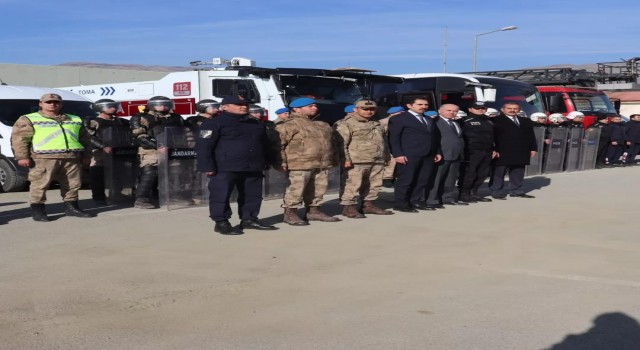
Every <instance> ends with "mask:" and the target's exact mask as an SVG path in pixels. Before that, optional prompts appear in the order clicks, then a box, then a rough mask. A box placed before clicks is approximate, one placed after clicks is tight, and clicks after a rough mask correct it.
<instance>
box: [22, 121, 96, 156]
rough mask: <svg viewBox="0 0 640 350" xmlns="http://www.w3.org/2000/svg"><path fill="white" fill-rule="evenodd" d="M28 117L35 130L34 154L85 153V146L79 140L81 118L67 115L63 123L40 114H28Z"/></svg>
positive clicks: (32, 145) (32, 142) (32, 143)
mask: <svg viewBox="0 0 640 350" xmlns="http://www.w3.org/2000/svg"><path fill="white" fill-rule="evenodd" d="M26 117H27V118H28V119H29V120H30V121H31V124H32V125H33V130H34V134H33V139H32V140H31V147H32V148H33V153H37V154H52V153H66V152H81V151H84V146H83V145H82V144H81V143H80V140H79V138H80V128H82V119H80V117H78V116H75V115H71V114H67V118H68V119H67V120H63V121H62V122H57V121H55V120H53V119H49V118H45V117H43V116H41V115H40V114H39V113H31V114H27V115H26Z"/></svg>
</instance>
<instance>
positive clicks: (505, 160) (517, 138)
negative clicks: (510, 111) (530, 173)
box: [493, 114, 538, 165]
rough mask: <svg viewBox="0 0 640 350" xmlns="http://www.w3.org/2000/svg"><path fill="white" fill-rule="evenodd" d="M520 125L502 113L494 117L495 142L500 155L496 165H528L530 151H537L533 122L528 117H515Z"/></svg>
mask: <svg viewBox="0 0 640 350" xmlns="http://www.w3.org/2000/svg"><path fill="white" fill-rule="evenodd" d="M517 118H518V122H519V123H520V126H517V125H516V123H514V122H513V121H512V120H511V118H509V117H507V116H506V115H504V114H500V115H499V116H497V117H495V118H494V120H493V123H494V125H495V129H494V133H495V144H496V151H497V152H498V153H499V154H500V156H499V157H498V158H497V159H496V160H495V164H496V165H528V164H529V160H530V159H531V151H538V144H537V142H536V136H535V134H534V133H533V122H532V121H531V120H530V119H529V118H522V117H517Z"/></svg>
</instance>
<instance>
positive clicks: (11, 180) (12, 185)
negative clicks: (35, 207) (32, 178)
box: [0, 159, 27, 192]
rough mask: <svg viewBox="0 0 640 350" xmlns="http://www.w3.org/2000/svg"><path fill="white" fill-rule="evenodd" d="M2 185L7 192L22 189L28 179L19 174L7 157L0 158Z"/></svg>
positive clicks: (0, 181) (0, 180) (0, 179)
mask: <svg viewBox="0 0 640 350" xmlns="http://www.w3.org/2000/svg"><path fill="white" fill-rule="evenodd" d="M0 186H2V190H4V191H5V192H13V191H22V190H23V189H24V188H25V187H26V186H27V179H25V178H23V177H22V176H19V175H18V174H17V173H16V171H15V170H13V168H12V167H11V165H10V164H9V163H8V162H7V161H6V160H5V159H0Z"/></svg>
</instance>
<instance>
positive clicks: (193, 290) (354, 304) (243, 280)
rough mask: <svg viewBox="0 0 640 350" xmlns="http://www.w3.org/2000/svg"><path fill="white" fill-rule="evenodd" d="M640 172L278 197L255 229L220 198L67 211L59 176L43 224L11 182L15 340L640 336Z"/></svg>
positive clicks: (438, 345) (188, 342)
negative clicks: (445, 199)
mask: <svg viewBox="0 0 640 350" xmlns="http://www.w3.org/2000/svg"><path fill="white" fill-rule="evenodd" d="M639 175H640V167H634V168H616V169H603V170H595V171H586V172H579V173H565V174H555V175H548V176H538V177H533V178H529V179H527V180H526V182H525V185H526V186H527V187H528V188H529V189H530V190H531V192H530V194H533V195H535V196H536V198H535V199H524V198H509V199H508V200H506V201H494V202H492V203H478V204H473V205H470V206H467V207H447V208H446V209H443V210H438V211H436V212H421V213H419V214H409V213H397V214H395V215H393V216H373V215H369V217H368V218H367V219H360V220H356V219H346V218H344V220H343V221H342V222H338V223H315V222H314V223H312V225H310V226H306V227H291V226H288V225H284V224H281V223H279V222H280V221H281V219H282V209H281V208H280V202H279V201H266V202H264V205H263V210H262V217H263V218H264V219H265V220H266V221H268V222H271V223H277V226H278V227H279V228H280V229H279V230H277V231H270V232H264V231H246V233H245V234H244V235H241V236H222V235H219V234H216V233H214V232H213V223H212V222H211V221H210V219H209V218H208V216H207V215H208V211H207V209H206V208H205V207H199V208H189V209H182V210H175V211H165V210H161V209H157V210H141V209H133V208H125V207H118V206H105V207H95V206H93V204H92V202H91V201H90V200H88V198H89V196H90V193H89V191H86V190H83V191H82V193H81V198H82V201H81V205H82V207H83V208H86V209H89V210H90V211H92V212H94V213H97V214H98V216H97V217H96V218H92V219H79V218H70V217H65V216H63V215H62V212H63V208H62V205H61V204H60V196H59V194H58V193H57V191H54V190H52V191H50V192H49V193H48V197H49V199H50V202H51V203H52V204H51V205H49V206H48V210H49V214H50V215H51V216H52V217H53V218H54V219H55V220H54V221H52V222H49V223H39V222H34V221H32V220H31V218H30V216H29V215H30V214H29V210H28V209H27V206H28V203H27V193H25V192H22V193H0V220H3V221H5V222H7V221H8V223H6V224H4V225H0V349H140V350H142V349H154V350H157V349H492V350H495V349H509V350H513V349H554V350H574V349H575V350H577V349H580V350H590V349H599V350H601V349H616V350H627V349H640V325H639V324H638V320H639V319H640V269H639V266H640V234H639V233H638V229H637V227H636V226H635V223H636V222H637V221H636V220H637V218H638V215H639V214H638V213H640V206H639V205H638V198H639V197H640V186H638V184H637V179H638V176H639ZM391 198H392V194H391V192H389V191H388V190H386V191H385V192H384V193H383V194H382V198H381V200H380V204H381V205H382V206H385V207H390V206H391ZM326 199H327V201H328V203H327V210H328V211H329V212H331V213H333V214H337V213H339V211H340V208H339V206H338V204H337V200H336V195H330V196H327V198H326ZM234 209H235V208H234ZM233 223H234V224H236V223H238V220H237V218H235V217H234V219H233Z"/></svg>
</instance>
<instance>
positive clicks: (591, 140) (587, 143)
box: [579, 128, 602, 170]
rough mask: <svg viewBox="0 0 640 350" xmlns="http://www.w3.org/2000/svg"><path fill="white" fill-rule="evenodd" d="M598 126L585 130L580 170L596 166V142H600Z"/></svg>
mask: <svg viewBox="0 0 640 350" xmlns="http://www.w3.org/2000/svg"><path fill="white" fill-rule="evenodd" d="M601 131H602V130H601V129H600V128H589V129H587V130H585V132H584V137H583V139H582V152H581V155H580V165H579V167H580V170H591V169H595V167H596V159H597V157H598V146H599V145H598V143H599V142H600V132H601Z"/></svg>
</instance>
